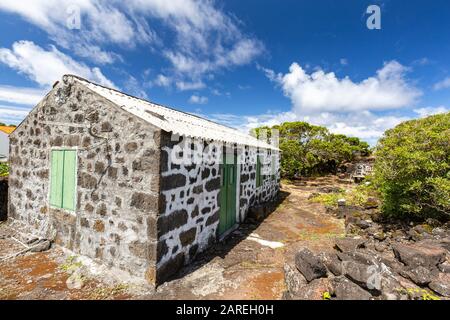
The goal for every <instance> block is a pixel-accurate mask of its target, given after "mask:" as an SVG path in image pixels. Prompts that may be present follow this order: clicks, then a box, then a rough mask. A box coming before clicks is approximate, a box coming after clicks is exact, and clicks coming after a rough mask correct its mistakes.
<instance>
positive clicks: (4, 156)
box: [0, 126, 16, 162]
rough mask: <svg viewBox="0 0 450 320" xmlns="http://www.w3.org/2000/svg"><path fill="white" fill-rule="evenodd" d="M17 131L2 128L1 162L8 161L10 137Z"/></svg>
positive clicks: (11, 128)
mask: <svg viewBox="0 0 450 320" xmlns="http://www.w3.org/2000/svg"><path fill="white" fill-rule="evenodd" d="M15 129H16V127H11V126H0V162H5V161H8V157H9V135H10V134H11V133H12V132H13V131H14V130H15Z"/></svg>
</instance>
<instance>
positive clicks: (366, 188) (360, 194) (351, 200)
mask: <svg viewBox="0 0 450 320" xmlns="http://www.w3.org/2000/svg"><path fill="white" fill-rule="evenodd" d="M375 195H376V194H375V191H374V189H373V187H372V186H371V185H365V184H363V185H358V186H356V187H355V188H352V189H350V190H347V191H341V192H335V193H323V194H319V195H317V196H315V197H313V198H311V200H310V201H312V202H315V203H321V204H323V205H325V206H328V207H333V208H336V207H337V206H338V201H339V200H340V199H345V203H346V204H347V205H352V206H363V205H365V204H367V202H368V200H369V198H370V197H373V196H375Z"/></svg>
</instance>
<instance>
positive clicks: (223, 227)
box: [219, 153, 237, 236]
mask: <svg viewBox="0 0 450 320" xmlns="http://www.w3.org/2000/svg"><path fill="white" fill-rule="evenodd" d="M220 173H221V189H220V222H219V236H222V235H224V234H225V233H226V232H227V231H229V230H231V229H232V228H233V227H234V226H235V225H236V189H237V188H236V186H237V155H235V154H234V153H233V154H226V155H225V159H224V161H223V163H222V164H221V165H220Z"/></svg>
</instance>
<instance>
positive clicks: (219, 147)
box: [8, 76, 280, 284]
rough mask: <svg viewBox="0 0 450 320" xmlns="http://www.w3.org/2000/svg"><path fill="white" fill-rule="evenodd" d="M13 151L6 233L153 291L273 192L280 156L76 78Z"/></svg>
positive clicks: (58, 90)
mask: <svg viewBox="0 0 450 320" xmlns="http://www.w3.org/2000/svg"><path fill="white" fill-rule="evenodd" d="M10 142H11V154H10V175H9V210H8V219H11V220H12V223H13V224H17V226H18V227H20V226H21V225H22V226H23V227H24V228H31V229H32V230H33V232H34V233H35V234H36V235H38V236H40V237H45V238H47V239H53V240H54V241H55V242H56V243H57V244H59V245H61V246H63V247H66V248H68V249H70V250H72V251H74V252H75V253H77V254H81V255H85V256H89V257H91V258H93V259H95V260H97V261H99V262H101V263H103V264H106V265H109V266H114V267H118V268H121V269H124V270H128V271H129V272H131V273H132V274H135V275H137V276H141V277H144V276H145V277H146V279H147V280H148V281H149V282H150V283H153V284H158V283H161V282H164V281H165V280H166V279H167V278H168V277H169V276H171V275H172V274H174V273H175V272H176V271H178V270H179V269H180V268H181V267H182V266H183V265H185V264H187V263H189V262H190V261H192V259H193V258H194V257H195V256H196V254H197V253H199V252H201V251H203V250H205V249H206V248H207V247H208V246H210V245H211V244H212V243H214V242H215V241H217V240H219V239H222V238H223V237H225V236H226V235H227V234H229V233H230V232H231V231H232V230H233V229H234V228H235V227H236V226H237V225H238V224H239V223H241V222H243V221H244V219H245V218H246V216H247V213H248V211H249V209H250V208H251V207H253V206H257V205H260V204H263V203H265V202H269V201H272V200H274V199H275V198H276V197H277V194H278V191H279V182H280V170H279V160H280V158H279V157H280V152H279V149H278V148H277V147H274V146H272V145H270V144H268V143H267V142H264V141H260V140H258V139H256V138H254V137H252V136H249V135H247V134H245V133H242V132H240V131H238V130H235V129H233V128H229V127H226V126H223V125H220V124H217V123H215V122H211V121H209V120H206V119H203V118H200V117H197V116H194V115H191V114H187V113H184V112H180V111H177V110H174V109H171V108H168V107H164V106H161V105H158V104H155V103H151V102H148V101H145V100H142V99H138V98H135V97H131V96H128V95H126V94H123V93H121V92H119V91H116V90H113V89H108V88H105V87H102V86H99V85H96V84H93V83H91V82H89V81H87V80H84V79H81V78H78V77H75V76H64V78H63V80H62V81H60V82H59V83H57V84H55V86H54V87H53V89H52V90H51V91H50V92H49V93H48V94H47V96H46V97H45V98H44V99H43V100H42V101H41V102H40V103H39V104H38V105H37V106H36V107H35V108H34V109H33V110H32V111H31V112H30V113H29V115H28V116H27V118H26V119H25V120H24V121H23V122H22V123H21V124H20V125H19V126H18V128H17V129H16V130H15V131H14V133H13V134H12V135H11V137H10Z"/></svg>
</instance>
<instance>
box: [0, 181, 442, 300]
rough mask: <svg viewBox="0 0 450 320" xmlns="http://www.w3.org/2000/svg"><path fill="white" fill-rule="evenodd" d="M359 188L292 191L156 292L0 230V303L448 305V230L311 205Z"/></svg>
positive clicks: (329, 184)
mask: <svg viewBox="0 0 450 320" xmlns="http://www.w3.org/2000/svg"><path fill="white" fill-rule="evenodd" d="M351 188H353V185H351V184H348V183H347V182H345V181H342V180H339V179H337V178H336V177H326V178H320V179H311V180H308V181H301V182H296V183H284V184H283V190H282V194H281V201H280V203H279V204H278V205H277V206H276V207H273V208H269V209H267V208H266V209H264V208H263V209H264V210H261V208H260V209H259V210H255V211H254V212H253V214H252V217H253V219H249V221H247V222H246V223H245V224H243V225H242V226H241V227H240V228H239V229H237V230H236V231H235V232H234V233H233V234H232V235H231V236H230V237H229V238H228V239H227V240H226V241H224V242H222V243H219V244H217V245H216V246H214V247H213V248H211V249H210V250H208V251H207V252H205V253H203V254H201V255H200V256H199V257H198V259H197V260H196V261H195V262H194V263H193V264H191V265H189V266H187V267H186V268H185V269H184V270H182V271H181V272H180V274H179V275H178V276H177V277H176V278H175V279H173V280H172V281H169V282H167V283H165V284H163V285H162V286H160V287H159V288H157V289H156V290H154V289H150V288H149V287H147V286H145V285H144V284H142V283H140V282H139V281H138V279H134V278H133V279H131V278H127V276H126V275H120V276H118V273H117V272H111V270H106V269H105V268H102V267H99V266H97V265H95V263H93V262H92V261H88V260H86V259H83V258H82V257H76V256H73V255H72V254H71V253H70V252H67V251H64V250H62V249H61V248H58V247H54V246H53V247H51V248H50V250H46V249H47V243H42V242H35V239H27V238H24V237H20V236H19V235H17V234H16V233H14V232H12V231H11V230H9V228H8V225H7V224H5V223H4V224H0V299H238V300H241V299H269V300H270V299H319V300H322V299H351V298H353V299H381V298H385V299H394V298H396V299H406V298H416V299H423V298H426V299H432V298H441V299H443V298H445V297H444V296H445V295H446V294H448V287H447V285H448V283H449V281H448V276H447V275H448V273H446V272H448V266H449V265H448V261H447V260H446V259H448V251H447V250H448V249H449V248H448V242H446V241H447V240H446V239H448V228H447V226H446V225H441V224H440V223H439V226H438V222H436V221H428V224H416V225H413V226H411V225H409V224H408V225H395V224H388V223H387V222H383V221H378V218H377V217H378V215H377V214H376V213H377V209H376V203H371V204H370V206H368V207H367V208H357V207H350V206H344V205H342V206H341V207H339V208H327V207H326V206H325V205H323V204H320V203H315V202H312V201H310V198H311V196H312V195H314V194H318V193H327V192H334V191H335V190H342V189H344V190H345V189H347V190H348V189H351ZM372 202H373V201H372ZM266 215H268V216H267V217H266ZM375 221H378V222H375ZM446 245H447V247H446ZM30 247H31V248H33V249H32V250H30ZM34 247H36V248H34ZM25 251H26V252H25ZM33 251H35V252H33ZM17 253H20V254H19V255H17V256H15V254H17ZM446 290H447V291H446Z"/></svg>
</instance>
